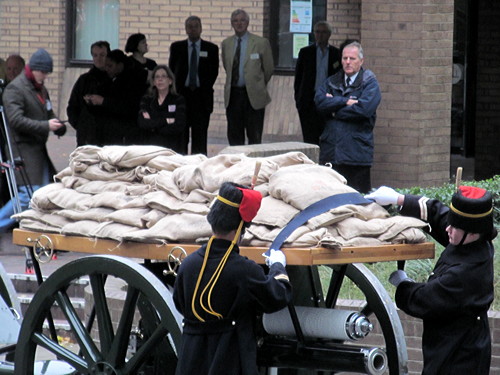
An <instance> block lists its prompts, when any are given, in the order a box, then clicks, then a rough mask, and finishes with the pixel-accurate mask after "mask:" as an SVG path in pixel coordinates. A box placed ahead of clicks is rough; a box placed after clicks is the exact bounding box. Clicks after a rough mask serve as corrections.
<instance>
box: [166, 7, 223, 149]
mask: <svg viewBox="0 0 500 375" xmlns="http://www.w3.org/2000/svg"><path fill="white" fill-rule="evenodd" d="M184 26H185V28H186V34H187V36H188V38H187V39H185V40H180V41H177V42H174V43H172V44H171V46H170V57H169V61H168V65H169V67H170V69H172V72H173V73H174V75H175V78H176V79H175V81H176V82H175V85H176V88H177V92H178V93H180V94H181V95H182V96H183V97H184V98H185V99H186V129H185V132H184V142H183V148H184V152H183V153H184V154H188V144H189V132H190V131H191V154H205V155H207V132H208V126H209V123H210V115H211V113H212V111H213V108H214V89H213V87H214V84H215V80H216V79H217V75H218V74H219V47H217V45H215V44H214V43H211V42H208V41H206V40H204V39H201V32H202V27H201V19H200V17H198V16H189V17H188V18H186V21H185V22H184Z"/></svg>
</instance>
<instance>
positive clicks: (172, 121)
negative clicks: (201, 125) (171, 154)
mask: <svg viewBox="0 0 500 375" xmlns="http://www.w3.org/2000/svg"><path fill="white" fill-rule="evenodd" d="M137 122H138V125H139V128H141V131H142V135H141V137H142V139H143V143H144V144H147V145H156V146H162V147H167V148H170V149H172V150H174V151H175V152H177V153H182V152H183V150H184V148H183V134H184V129H185V128H186V102H185V100H184V98H183V97H182V96H180V95H177V92H176V89H175V78H174V74H173V73H172V71H171V70H170V68H169V67H168V66H166V65H157V66H156V68H155V69H154V70H153V75H152V77H151V88H150V89H148V93H147V94H146V95H144V97H143V98H142V100H141V104H140V111H139V116H138V119H137Z"/></svg>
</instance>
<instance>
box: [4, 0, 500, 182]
mask: <svg viewBox="0 0 500 375" xmlns="http://www.w3.org/2000/svg"><path fill="white" fill-rule="evenodd" d="M270 1H271V0H256V1H252V2H248V1H232V0H203V1H202V0H124V1H120V46H122V47H123V46H124V45H125V41H126V39H127V37H128V36H129V35H130V34H131V33H135V32H138V31H140V32H143V33H145V34H146V35H147V37H148V44H149V47H150V52H149V54H148V57H150V58H152V59H155V60H156V61H157V62H158V63H166V62H167V61H168V50H169V46H170V44H171V43H172V42H173V41H175V40H179V39H184V38H185V32H184V20H185V18H186V17H187V16H189V15H191V14H197V15H199V16H201V17H202V22H203V34H202V36H203V38H205V39H207V40H211V41H212V42H214V43H216V44H217V45H220V43H221V42H222V40H223V39H224V38H225V37H227V36H229V35H232V33H233V31H232V29H231V25H230V22H229V18H230V14H231V12H232V11H233V10H234V9H236V8H239V7H242V8H244V9H246V10H247V11H248V13H249V15H250V27H249V29H250V31H251V32H253V33H256V34H258V35H263V34H265V33H266V31H267V26H266V22H267V21H266V20H267V17H268V15H269V11H268V9H269V4H270ZM65 4H66V1H63V0H59V1H52V2H43V1H36V0H20V1H17V0H16V1H14V0H4V1H2V2H0V57H4V58H5V57H6V56H7V55H8V54H9V53H12V52H20V53H21V54H22V55H23V56H25V57H26V58H27V59H29V56H30V55H31V53H33V52H34V50H36V48H38V47H45V48H47V49H48V50H49V52H50V53H51V54H52V55H53V56H54V59H55V68H54V74H52V75H51V76H50V78H49V79H48V81H47V86H48V88H49V91H50V93H51V96H52V99H53V101H54V105H55V108H56V110H58V111H59V113H60V114H61V116H62V117H64V115H63V114H64V112H65V107H66V102H65V101H66V100H67V97H68V95H67V91H68V88H71V86H72V81H71V80H74V79H76V74H77V73H78V74H79V71H76V70H75V69H66V67H65V63H66V61H65V40H66V39H65V38H66V35H65V22H66V20H65ZM327 20H328V21H330V22H331V23H332V25H333V30H334V32H333V36H332V42H333V43H334V44H335V45H339V44H340V43H341V42H342V41H344V40H345V39H346V38H355V39H360V40H361V43H362V44H363V46H364V48H365V56H366V60H365V66H366V67H367V68H370V69H372V70H373V71H374V73H375V74H376V75H377V77H378V80H379V82H380V85H381V88H382V94H383V99H382V103H381V106H380V109H379V111H378V120H377V125H376V128H375V163H374V167H373V175H372V176H373V178H372V180H373V181H372V182H373V185H374V186H377V185H380V184H390V185H392V186H395V187H400V186H409V185H417V184H420V185H435V184H441V183H442V182H444V181H447V180H448V179H449V168H450V167H449V161H450V154H449V149H450V147H449V146H450V111H451V104H450V103H451V66H452V65H451V57H452V33H453V0H442V1H439V2H435V1H434V0H425V1H420V0H391V1H389V2H387V1H386V0H329V1H328V2H327ZM65 70H66V72H65ZM72 71H74V72H72ZM219 71H220V74H219V77H218V79H217V83H216V87H215V104H214V107H215V108H214V113H213V114H212V118H211V124H210V128H209V136H210V137H211V138H217V139H219V140H220V141H222V142H226V118H225V108H224V104H223V95H222V93H223V91H222V88H223V84H224V81H225V73H224V71H223V69H222V67H221V68H220V70H219ZM63 76H64V77H66V78H65V79H66V81H68V82H66V84H65V85H63ZM490 77H491V78H489V79H494V76H493V75H491V76H490ZM269 89H270V91H271V95H272V99H273V100H272V102H271V104H270V105H269V106H268V107H267V108H266V122H265V129H264V136H263V140H264V142H270V141H279V140H288V141H296V140H299V141H300V140H301V139H302V137H301V132H300V125H299V121H298V116H297V112H296V109H295V105H294V100H293V76H278V75H275V76H274V77H273V78H272V79H271V82H270V83H269ZM490 92H492V91H491V90H490ZM484 105H485V106H488V107H489V108H494V104H493V103H484ZM493 122H494V121H492V122H491V123H493ZM491 125H493V124H491ZM497 128H498V127H497ZM489 129H490V128H487V129H486V128H484V131H483V130H482V133H481V134H486V133H487V132H490V130H489ZM490 139H491V138H490ZM488 162H489V163H490V164H493V163H491V160H489V161H488Z"/></svg>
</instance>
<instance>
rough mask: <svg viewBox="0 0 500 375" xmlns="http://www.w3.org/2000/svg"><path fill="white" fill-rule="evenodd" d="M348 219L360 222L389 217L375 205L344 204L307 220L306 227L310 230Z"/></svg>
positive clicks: (381, 208) (382, 209)
mask: <svg viewBox="0 0 500 375" xmlns="http://www.w3.org/2000/svg"><path fill="white" fill-rule="evenodd" d="M349 217H355V218H358V219H361V220H365V221H366V220H370V219H377V218H379V219H384V218H388V217H389V213H388V212H387V211H386V210H385V209H384V208H383V207H382V206H379V205H378V204H376V203H370V204H346V205H345V206H340V207H337V208H334V209H333V210H330V211H328V212H326V213H324V214H321V215H318V216H316V217H313V218H311V219H309V221H308V222H307V226H308V227H309V228H311V229H316V228H320V227H326V226H330V225H333V224H335V223H337V222H339V221H342V220H345V219H347V218H349Z"/></svg>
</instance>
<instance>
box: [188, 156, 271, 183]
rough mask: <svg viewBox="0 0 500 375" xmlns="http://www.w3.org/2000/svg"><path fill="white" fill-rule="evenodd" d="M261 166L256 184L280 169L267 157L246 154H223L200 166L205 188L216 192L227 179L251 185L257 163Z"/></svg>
mask: <svg viewBox="0 0 500 375" xmlns="http://www.w3.org/2000/svg"><path fill="white" fill-rule="evenodd" d="M257 161H260V163H261V167H260V172H259V175H258V178H257V182H256V185H259V184H261V183H265V182H267V181H269V177H270V176H271V175H272V174H273V173H274V172H276V171H277V170H278V169H279V165H278V164H277V163H275V162H273V161H271V160H269V159H267V158H259V159H257V158H249V157H248V156H245V155H244V154H223V155H217V156H215V157H213V158H210V159H207V160H206V161H205V162H203V163H201V164H200V165H199V166H198V170H199V173H200V174H201V178H202V186H201V188H202V189H203V190H206V191H209V192H214V191H216V190H218V189H219V187H220V186H221V185H222V183H223V182H225V181H232V182H235V183H237V184H240V185H245V186H250V184H251V182H252V177H253V175H254V172H255V165H256V163H257Z"/></svg>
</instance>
